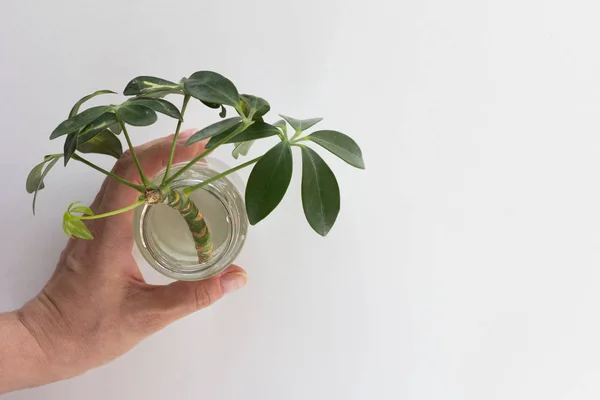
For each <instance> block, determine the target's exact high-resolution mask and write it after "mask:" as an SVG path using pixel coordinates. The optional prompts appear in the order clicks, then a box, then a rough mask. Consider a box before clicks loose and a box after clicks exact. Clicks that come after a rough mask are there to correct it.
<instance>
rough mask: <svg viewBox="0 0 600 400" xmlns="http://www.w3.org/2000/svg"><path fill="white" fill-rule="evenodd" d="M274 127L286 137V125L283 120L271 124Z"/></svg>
mask: <svg viewBox="0 0 600 400" xmlns="http://www.w3.org/2000/svg"><path fill="white" fill-rule="evenodd" d="M273 126H274V127H276V128H279V129H281V132H283V134H284V135H287V124H286V123H285V121H284V120H282V119H280V120H279V121H277V122H275V123H274V124H273Z"/></svg>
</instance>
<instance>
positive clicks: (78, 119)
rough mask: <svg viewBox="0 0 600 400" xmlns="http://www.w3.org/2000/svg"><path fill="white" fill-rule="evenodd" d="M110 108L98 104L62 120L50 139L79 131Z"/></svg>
mask: <svg viewBox="0 0 600 400" xmlns="http://www.w3.org/2000/svg"><path fill="white" fill-rule="evenodd" d="M110 109H111V107H110V106H98V107H92V108H89V109H87V110H85V111H83V112H82V113H81V114H77V115H75V116H73V117H71V118H69V119H67V120H65V121H63V122H61V123H60V125H58V126H57V127H56V129H54V131H53V132H52V134H51V135H50V139H56V138H57V137H59V136H62V135H68V134H69V133H72V132H75V131H78V130H80V129H81V128H83V127H84V126H86V125H87V124H89V123H90V122H92V121H94V120H95V119H96V118H98V117H100V116H101V115H102V114H104V113H105V112H107V111H109V110H110Z"/></svg>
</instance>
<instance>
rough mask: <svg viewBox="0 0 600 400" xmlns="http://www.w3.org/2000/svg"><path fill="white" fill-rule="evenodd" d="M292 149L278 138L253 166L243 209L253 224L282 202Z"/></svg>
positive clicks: (290, 166) (290, 168)
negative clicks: (244, 208)
mask: <svg viewBox="0 0 600 400" xmlns="http://www.w3.org/2000/svg"><path fill="white" fill-rule="evenodd" d="M292 169H293V160H292V149H291V147H290V145H289V143H287V142H280V143H279V144H277V145H276V146H275V147H273V148H272V149H271V150H269V151H268V152H267V153H266V154H265V155H264V156H262V158H261V159H260V161H258V163H256V165H255V166H254V168H253V169H252V172H251V173H250V177H249V178H248V186H247V187H246V213H247V214H248V220H249V221H250V223H251V224H252V225H255V224H257V223H258V222H260V221H261V220H263V219H264V218H265V217H266V216H267V215H269V214H270V213H271V212H272V211H273V210H274V209H275V207H277V205H278V204H279V203H280V202H281V200H282V199H283V196H284V195H285V192H286V191H287V188H288V186H289V184H290V180H291V179H292Z"/></svg>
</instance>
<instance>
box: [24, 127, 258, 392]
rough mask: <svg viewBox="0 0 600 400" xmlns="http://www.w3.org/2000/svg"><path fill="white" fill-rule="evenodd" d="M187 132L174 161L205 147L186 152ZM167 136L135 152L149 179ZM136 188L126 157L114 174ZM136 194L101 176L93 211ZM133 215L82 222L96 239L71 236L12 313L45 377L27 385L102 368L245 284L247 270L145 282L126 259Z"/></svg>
mask: <svg viewBox="0 0 600 400" xmlns="http://www.w3.org/2000/svg"><path fill="white" fill-rule="evenodd" d="M191 133H192V131H186V132H182V134H181V135H180V138H179V140H178V142H179V143H178V144H177V150H176V152H175V160H174V162H182V161H186V160H190V159H192V158H193V157H195V156H197V155H199V154H200V153H201V152H202V151H203V150H204V143H197V144H194V145H191V146H189V147H185V146H184V145H183V143H185V141H186V139H187V137H189V135H190V134H191ZM172 139H173V137H172V136H171V137H166V138H162V139H158V140H155V141H153V142H149V143H146V144H145V145H143V146H141V147H139V149H136V154H138V157H139V159H140V163H141V164H142V167H143V170H144V171H145V173H146V175H147V176H154V175H156V174H157V173H158V172H159V171H160V170H161V169H163V168H164V167H165V166H166V163H167V160H168V157H169V152H170V146H171V143H172ZM113 172H114V173H116V174H117V175H119V176H121V177H123V178H125V179H127V180H130V181H133V182H136V183H139V175H138V172H137V169H136V168H135V165H134V163H133V161H132V158H131V156H130V154H129V153H128V152H126V153H125V154H124V155H123V157H121V159H120V160H119V161H118V162H117V164H116V165H115V167H114V170H113ZM138 196H139V193H138V192H136V191H135V190H134V189H131V188H129V187H127V186H125V185H123V184H121V183H118V182H116V181H113V180H111V179H108V178H107V179H106V181H105V182H104V184H103V185H102V188H101V189H100V192H99V193H98V195H97V197H96V199H95V200H94V202H93V204H92V205H91V208H92V210H93V211H94V212H95V213H105V212H108V211H112V210H115V209H120V208H123V207H126V206H127V205H129V204H132V203H134V202H135V201H136V200H137V199H138ZM132 218H133V211H130V212H127V213H124V214H120V215H116V216H112V217H110V218H106V219H98V220H92V221H88V224H87V225H88V227H89V228H90V230H91V232H92V234H93V235H94V237H95V239H94V240H91V241H87V240H79V239H71V240H69V242H68V244H67V247H66V248H65V250H64V251H63V252H62V254H61V257H60V261H59V262H58V266H57V268H56V271H55V272H54V274H53V276H52V277H51V279H50V281H49V282H48V283H47V284H46V286H45V287H44V289H43V290H42V292H41V293H40V294H39V295H38V296H37V297H36V298H35V299H33V300H31V301H30V302H28V303H27V304H26V305H25V306H24V307H23V308H21V309H20V310H18V311H17V313H16V315H17V316H18V318H19V320H20V322H21V323H22V324H23V325H24V326H25V327H26V328H27V330H28V331H29V332H30V334H31V335H32V336H33V338H34V339H35V341H36V342H37V343H38V345H39V347H40V349H41V354H42V356H41V360H42V362H44V363H46V366H45V368H43V369H42V370H43V371H44V375H45V376H38V377H32V379H34V381H32V382H27V385H28V386H36V385H40V384H44V383H48V382H51V381H55V380H60V379H65V378H69V377H72V376H76V375H79V374H81V373H83V372H85V371H87V370H89V369H91V368H94V367H97V366H100V365H103V364H105V363H107V362H109V361H111V360H113V359H115V358H116V357H118V356H120V355H122V354H124V353H125V352H127V351H128V350H130V349H131V348H133V347H134V346H135V345H136V344H137V343H138V342H140V341H141V340H142V339H144V338H145V337H147V336H149V335H150V334H152V333H154V332H156V331H158V330H160V329H162V328H163V327H165V326H166V325H168V324H169V323H171V322H173V321H175V320H177V319H179V318H181V317H183V316H185V315H187V314H190V313H192V312H194V311H197V310H199V309H202V308H204V307H207V306H209V305H211V304H212V303H213V302H215V301H216V300H218V299H220V298H221V297H222V296H223V295H224V294H226V293H229V292H231V291H234V290H236V289H239V288H241V287H242V286H244V285H245V284H246V280H247V277H246V273H245V272H244V270H243V269H241V268H239V267H237V266H231V267H229V268H228V269H227V270H225V271H224V272H223V273H222V274H220V275H218V276H216V277H214V278H212V279H208V280H205V281H198V282H174V283H172V284H170V285H167V286H153V285H149V284H147V283H146V282H145V281H144V279H143V277H142V275H141V273H140V270H139V269H138V266H137V264H136V262H135V260H134V258H133V256H132V254H131V251H132V246H133V241H134V237H133V229H132Z"/></svg>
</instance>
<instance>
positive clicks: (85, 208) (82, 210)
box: [69, 206, 94, 215]
mask: <svg viewBox="0 0 600 400" xmlns="http://www.w3.org/2000/svg"><path fill="white" fill-rule="evenodd" d="M69 211H70V212H71V214H74V213H77V214H82V215H94V212H93V211H92V210H91V209H90V208H89V207H88V206H77V207H74V208H72V209H71V210H69Z"/></svg>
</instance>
